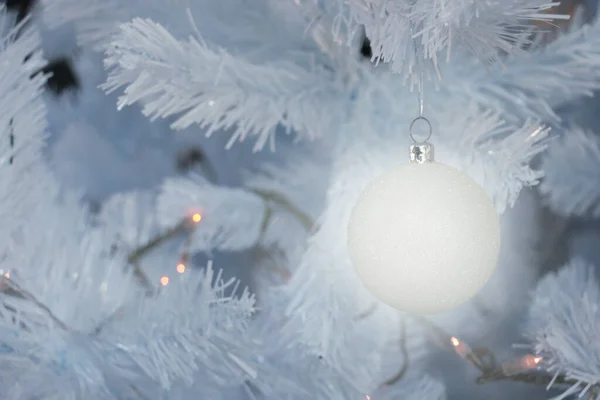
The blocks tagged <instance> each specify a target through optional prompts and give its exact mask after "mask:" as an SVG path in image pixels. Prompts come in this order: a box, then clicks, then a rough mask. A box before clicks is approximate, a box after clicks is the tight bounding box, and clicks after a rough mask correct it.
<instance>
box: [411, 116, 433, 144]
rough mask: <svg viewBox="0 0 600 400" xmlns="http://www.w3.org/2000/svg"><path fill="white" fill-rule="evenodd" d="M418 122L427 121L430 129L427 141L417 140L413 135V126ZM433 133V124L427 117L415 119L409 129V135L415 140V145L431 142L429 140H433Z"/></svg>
mask: <svg viewBox="0 0 600 400" xmlns="http://www.w3.org/2000/svg"><path fill="white" fill-rule="evenodd" d="M417 121H425V123H426V124H427V126H428V127H429V132H428V133H427V137H426V138H425V140H417V139H415V137H414V135H413V126H414V125H415V123H416V122H417ZM432 132H433V127H432V126H431V122H429V120H428V119H427V118H425V117H421V116H419V117H417V118H415V119H413V121H412V122H411V123H410V126H409V128H408V134H409V135H410V138H411V139H412V140H413V142H415V143H425V142H427V141H428V140H429V138H431V134H432Z"/></svg>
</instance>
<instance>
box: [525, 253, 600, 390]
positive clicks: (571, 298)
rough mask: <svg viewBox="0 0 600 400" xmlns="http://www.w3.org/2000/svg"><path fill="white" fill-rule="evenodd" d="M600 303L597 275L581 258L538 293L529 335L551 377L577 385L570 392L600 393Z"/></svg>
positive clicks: (548, 280) (544, 282)
mask: <svg viewBox="0 0 600 400" xmlns="http://www.w3.org/2000/svg"><path fill="white" fill-rule="evenodd" d="M599 303H600V288H599V286H598V279H597V277H596V271H595V269H594V268H593V267H592V266H591V265H589V264H587V263H586V262H585V261H583V260H580V259H574V260H572V261H571V262H569V263H568V264H567V265H566V266H564V267H563V268H562V269H561V270H559V271H558V272H557V273H555V274H550V275H547V276H546V277H544V279H543V280H541V281H540V283H539V284H538V287H537V289H536V291H535V293H534V297H533V303H532V305H531V308H530V310H529V321H528V329H527V336H528V338H530V340H531V341H532V342H533V343H534V345H535V347H534V348H535V351H536V354H537V355H539V356H540V357H543V360H544V366H545V369H546V370H547V371H548V373H550V374H553V375H554V376H556V377H557V379H558V377H564V378H566V379H567V380H568V382H567V383H571V384H572V386H571V388H570V392H573V391H575V392H577V393H579V392H582V391H583V392H584V393H585V392H587V391H588V390H590V389H595V390H598V389H600V363H599V362H598V360H600V347H599V346H598V342H597V341H596V340H594V339H595V338H597V337H598V335H600V314H599V310H598V304H599ZM553 383H554V382H551V383H549V384H548V385H549V386H551V385H552V384H553ZM582 396H583V395H582Z"/></svg>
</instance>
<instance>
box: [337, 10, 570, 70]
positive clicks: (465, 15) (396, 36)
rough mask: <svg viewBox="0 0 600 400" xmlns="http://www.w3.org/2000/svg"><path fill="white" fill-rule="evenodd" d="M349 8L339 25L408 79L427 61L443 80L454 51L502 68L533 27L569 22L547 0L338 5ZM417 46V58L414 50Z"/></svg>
mask: <svg viewBox="0 0 600 400" xmlns="http://www.w3.org/2000/svg"><path fill="white" fill-rule="evenodd" d="M334 3H338V4H339V6H338V7H339V8H341V9H344V7H345V6H347V9H348V11H347V17H346V15H345V13H342V14H341V15H340V19H342V20H346V18H347V20H346V21H347V22H346V24H347V25H348V26H349V28H348V29H349V30H350V31H354V32H355V31H356V29H357V27H358V26H361V25H364V26H365V29H366V33H367V36H368V37H369V40H370V41H371V45H372V48H373V59H381V60H384V61H386V62H390V63H391V64H392V68H393V69H394V70H395V71H397V72H400V73H401V74H402V76H403V77H404V78H405V79H408V78H409V77H411V76H413V75H414V74H415V73H416V72H418V73H423V72H426V71H423V67H422V66H423V65H424V64H423V60H426V61H427V62H428V63H427V64H425V66H427V65H429V66H430V72H432V73H434V74H437V75H438V78H440V77H441V76H440V70H441V68H440V64H441V62H442V60H443V59H444V58H445V59H447V60H448V59H450V57H451V54H452V51H456V50H458V52H459V54H460V53H464V52H465V51H470V52H472V53H473V54H474V55H475V56H476V57H477V58H479V60H480V61H481V62H484V63H488V62H499V61H501V57H502V54H505V53H519V54H523V47H524V46H525V45H526V44H529V43H530V42H529V40H530V39H529V33H530V32H531V30H532V26H531V25H529V26H528V24H529V23H530V22H531V21H553V20H556V19H558V20H562V19H568V18H569V16H568V15H563V14H557V13H553V10H552V9H553V7H555V6H557V5H558V4H559V3H558V2H550V1H546V0H527V1H522V0H508V1H504V0H496V1H486V2H483V3H482V2H477V1H473V0H459V1H456V0H442V1H432V0H417V1H408V0H349V1H348V0H344V1H340V0H337V1H336V2H334ZM415 46H417V51H416V53H415V51H414V48H415Z"/></svg>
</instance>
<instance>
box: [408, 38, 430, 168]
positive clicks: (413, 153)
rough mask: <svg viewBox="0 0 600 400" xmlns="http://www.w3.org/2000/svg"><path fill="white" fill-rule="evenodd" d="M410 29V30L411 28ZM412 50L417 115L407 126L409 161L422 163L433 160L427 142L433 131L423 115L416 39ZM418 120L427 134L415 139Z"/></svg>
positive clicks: (422, 92) (421, 85) (422, 80)
mask: <svg viewBox="0 0 600 400" xmlns="http://www.w3.org/2000/svg"><path fill="white" fill-rule="evenodd" d="M411 31H412V30H411ZM413 44H414V50H415V69H416V71H415V73H416V74H417V100H418V107H419V108H418V117H417V118H415V119H413V120H412V122H411V123H410V126H409V128H408V135H409V136H410V138H411V139H412V141H413V144H412V145H411V146H410V149H409V157H410V162H411V163H417V164H424V163H429V162H433V146H432V145H431V143H428V141H429V139H430V138H431V134H432V133H433V127H432V126H431V122H429V120H428V119H427V118H425V117H424V116H423V113H424V110H425V101H424V97H425V96H424V87H423V86H424V78H423V74H424V72H423V68H422V65H421V60H420V59H419V51H418V48H417V40H416V39H415V40H413ZM419 121H423V122H425V124H426V125H427V128H428V132H427V136H426V138H425V140H417V139H416V138H415V136H414V134H413V127H414V126H415V124H416V123H417V122H419Z"/></svg>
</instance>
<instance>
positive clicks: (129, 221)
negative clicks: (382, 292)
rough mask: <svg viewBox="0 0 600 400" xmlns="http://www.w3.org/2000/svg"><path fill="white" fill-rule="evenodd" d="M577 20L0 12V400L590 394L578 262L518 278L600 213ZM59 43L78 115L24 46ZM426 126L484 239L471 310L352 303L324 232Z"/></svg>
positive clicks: (55, 0) (316, 0)
mask: <svg viewBox="0 0 600 400" xmlns="http://www.w3.org/2000/svg"><path fill="white" fill-rule="evenodd" d="M570 3H573V2H570ZM566 5H567V6H568V5H572V4H566ZM586 9H587V10H589V8H584V7H580V8H574V10H575V11H572V10H570V9H569V8H568V7H565V4H562V5H560V6H559V4H558V3H554V2H547V1H542V0H518V1H517V0H510V1H509V0H498V1H485V2H477V1H473V0H447V1H437V0H416V1H415V0H325V1H323V0H256V1H252V2H249V1H245V0H223V1H214V0H194V1H192V0H151V1H143V2H142V1H129V2H119V1H106V0H77V1H76V0H40V1H39V4H38V7H36V9H35V10H34V12H33V15H32V18H31V19H26V20H25V21H24V22H21V23H18V24H16V22H15V20H14V18H13V16H12V15H11V14H10V13H8V12H7V11H6V9H4V8H2V9H1V10H0V16H1V18H2V19H1V21H0V26H1V27H2V30H1V31H0V33H1V34H2V35H3V41H2V43H3V44H2V47H0V51H1V52H0V61H1V62H0V94H1V96H0V104H2V107H1V108H0V109H1V110H2V112H1V113H0V141H2V143H0V182H2V184H3V185H5V187H4V191H3V194H2V195H0V216H1V217H2V218H1V221H2V224H1V225H2V227H1V228H0V239H2V240H1V241H0V270H1V271H0V272H1V276H0V300H1V302H2V306H1V307H0V365H1V367H0V398H3V399H4V398H6V399H10V400H13V399H15V400H25V399H27V400H31V399H36V400H37V399H73V400H75V399H107V400H108V399H181V400H187V399H290V400H300V399H307V400H308V399H317V400H338V399H339V400H353V399H356V400H361V399H362V400H364V399H368V400H383V399H389V400H392V399H394V400H395V399H402V400H405V399H406V400H413V399H414V400H441V399H446V398H447V399H455V398H456V399H458V398H461V399H464V398H486V399H505V398H508V397H513V398H518V399H521V398H523V399H524V398H528V399H529V398H540V399H541V398H549V397H551V396H554V395H561V396H569V395H578V396H581V398H585V397H586V396H587V397H588V398H596V397H597V396H599V395H600V375H599V373H598V371H597V369H598V367H597V364H598V354H596V353H597V349H596V347H597V345H596V344H595V342H594V340H595V339H596V336H597V332H598V327H597V326H596V325H598V322H599V321H600V318H599V316H598V312H597V308H598V306H599V304H598V302H599V301H600V298H599V296H598V291H599V290H600V289H599V288H598V285H597V283H596V280H595V278H594V275H595V270H594V268H593V267H592V265H593V264H594V263H596V264H597V263H598V262H600V260H592V259H590V258H594V257H593V255H592V254H593V252H590V251H582V257H584V258H586V261H583V259H582V258H579V257H572V260H570V261H565V262H561V264H566V266H565V267H563V268H562V269H561V270H559V271H558V272H556V273H551V274H547V275H545V276H540V275H541V272H545V271H546V270H548V269H549V268H548V267H547V265H546V262H547V260H548V257H547V253H548V251H547V250H548V249H545V248H544V247H547V246H549V243H550V242H549V241H548V240H547V236H548V235H549V232H548V230H547V229H544V228H543V223H544V222H545V220H544V212H545V210H546V209H550V210H551V211H552V212H553V213H555V214H556V215H558V216H559V217H560V218H562V219H563V220H569V218H572V217H577V218H579V219H581V218H585V219H588V220H589V221H595V220H594V218H598V210H599V207H600V206H599V202H600V195H599V193H600V192H599V190H598V187H600V176H599V174H598V168H597V167H598V166H599V165H600V151H598V148H599V147H598V135H597V134H596V133H594V132H593V130H591V128H588V127H586V128H584V127H583V126H580V125H581V124H582V123H583V121H579V120H578V119H577V118H576V117H575V116H571V117H569V114H568V113H567V114H564V113H562V111H561V110H563V109H564V108H565V107H566V106H568V105H570V104H575V102H577V101H579V99H580V98H582V97H585V96H590V95H592V94H593V93H594V91H595V90H596V89H598V88H599V87H600V31H599V27H598V24H597V22H596V21H595V19H594V18H585V16H586V15H585V12H584V11H582V10H586ZM567 21H568V22H567ZM557 26H558V28H557ZM565 27H567V28H568V29H567V28H565ZM38 31H41V32H43V41H42V38H41V37H40V35H39V34H37V33H36V32H38ZM65 32H67V34H65ZM71 33H74V34H75V37H76V41H73V40H67V39H65V38H68V37H69V35H70V34H71ZM367 38H368V41H369V44H370V46H369V51H370V54H369V55H368V56H367V57H363V56H361V55H360V54H359V48H360V46H361V45H365V44H366V40H367ZM61 46H63V47H64V48H65V50H64V51H65V52H67V53H69V54H71V55H72V56H73V57H74V65H75V69H76V71H77V72H78V73H79V75H80V81H81V87H80V91H79V93H78V95H77V96H76V97H77V98H76V99H75V101H74V102H72V101H71V100H65V99H64V98H63V99H56V98H53V97H52V96H51V95H49V94H45V93H44V91H43V85H44V83H45V81H46V79H47V78H48V76H47V75H45V74H43V73H40V70H41V69H42V68H43V67H44V65H45V64H44V60H43V59H42V56H41V54H42V48H45V49H46V51H47V53H48V54H55V53H56V52H59V51H60V49H61ZM46 109H48V110H49V115H48V116H47V117H46ZM565 115H566V117H565ZM423 116H424V117H426V118H427V120H428V121H430V122H431V124H432V137H431V139H430V142H431V143H433V144H434V145H435V159H436V160H437V161H439V162H441V163H444V164H447V165H449V166H451V167H454V168H456V169H458V170H460V171H462V173H463V174H465V175H466V176H468V177H470V179H472V180H473V181H474V182H476V184H477V185H478V186H480V187H481V188H482V189H483V191H484V193H485V195H486V196H487V197H488V200H489V202H490V203H491V204H493V206H494V209H495V210H496V212H497V213H498V215H499V216H500V236H501V243H502V244H501V247H500V253H499V259H498V262H497V263H496V269H495V272H494V274H493V275H492V277H491V278H490V280H489V281H488V282H487V284H486V285H485V286H484V288H483V289H482V290H481V291H479V292H478V293H477V294H476V295H475V296H474V298H473V299H471V300H470V301H468V302H466V303H464V304H462V305H460V306H457V307H453V308H452V309H451V310H449V311H447V312H443V313H438V314H435V315H428V316H417V315H410V314H406V313H403V312H400V311H398V310H395V309H393V308H391V307H389V306H388V305H386V304H384V303H383V302H381V301H379V300H378V299H377V298H376V297H375V296H373V294H371V293H370V292H369V291H368V290H367V289H366V288H365V286H364V285H363V283H362V282H361V281H360V280H359V278H358V276H357V274H356V272H355V271H354V269H353V268H352V265H351V262H350V256H349V249H348V242H347V240H346V233H347V229H348V223H349V220H350V215H351V210H352V209H353V207H354V206H355V204H356V202H357V200H358V198H359V196H360V194H361V192H362V191H363V190H364V188H365V187H366V185H367V184H368V183H369V182H371V181H372V180H373V179H374V178H375V177H377V176H379V175H381V174H382V173H384V172H386V171H389V170H391V169H393V168H394V167H396V166H398V165H402V164H407V163H408V162H409V160H408V149H409V146H410V145H411V144H412V141H411V139H410V136H409V134H408V133H409V125H410V124H411V122H412V121H413V120H415V118H417V117H423ZM46 118H47V119H46ZM47 121H48V122H47ZM592 128H593V127H592ZM419 133H420V132H419ZM417 136H418V134H417ZM419 137H420V136H419ZM47 138H49V140H48V143H49V146H48V150H47V151H46V152H44V151H43V147H44V144H45V141H46V139H47ZM189 147H191V148H193V149H196V148H201V149H202V151H200V152H197V153H196V156H195V157H196V159H197V160H196V161H195V163H192V164H193V166H192V167H190V168H187V167H186V168H176V167H175V162H174V161H175V158H176V157H179V156H180V155H181V152H182V151H184V150H186V149H187V148H189ZM188 154H189V153H188ZM184 170H185V171H184ZM540 182H541V184H540ZM538 184H539V185H538ZM449 186H451V185H449ZM537 187H539V188H540V190H539V192H537V191H536V190H537ZM407 192H408V193H407V194H406V195H407V196H413V195H414V196H418V194H415V193H410V190H407ZM439 200H441V201H443V200H444V199H439ZM401 211H402V210H399V212H400V213H401ZM396 212H398V211H396ZM592 224H593V222H592ZM382 229H385V227H382ZM392 231H393V230H392ZM440 232H443V229H440ZM392 236H393V235H392ZM579 238H580V239H579V241H576V242H574V244H573V245H571V248H572V249H574V250H577V249H582V248H585V249H589V248H590V247H593V246H594V245H593V243H595V242H594V237H593V236H579ZM391 239H392V240H393V239H394V238H393V237H392V238H391ZM583 239H586V240H587V241H586V240H583ZM589 243H592V244H589ZM398 245H399V246H401V245H408V244H406V243H398ZM583 253H585V254H583ZM443 261H445V260H440V264H443ZM402 262H403V263H404V264H410V262H411V260H402ZM450 267H452V268H454V269H457V270H458V268H457V266H456V265H452V266H450ZM450 267H449V268H450ZM418 272H419V271H418V268H415V273H418ZM397 279H402V275H401V274H399V275H398V277H397ZM465 279H467V278H465ZM390 280H391V279H390ZM537 280H539V283H536V281H537ZM458 281H459V280H458ZM393 283H394V282H390V285H393ZM449 284H450V283H449ZM521 320H526V322H525V323H518V322H519V321H521ZM521 322H522V321H521ZM516 332H519V333H516ZM515 342H519V343H522V344H524V346H522V348H521V347H519V348H514V347H511V344H513V343H515ZM523 342H525V343H523ZM498 381H502V382H503V383H502V385H501V386H495V385H492V384H491V382H498ZM517 382H525V384H523V383H521V384H519V383H517ZM546 390H550V391H551V392H550V393H546Z"/></svg>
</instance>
